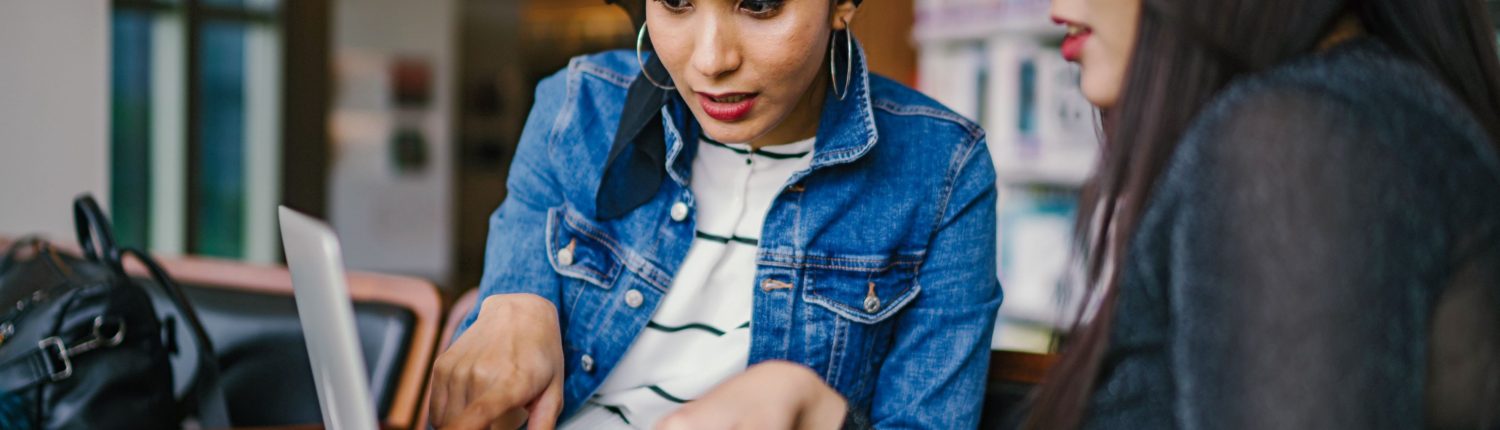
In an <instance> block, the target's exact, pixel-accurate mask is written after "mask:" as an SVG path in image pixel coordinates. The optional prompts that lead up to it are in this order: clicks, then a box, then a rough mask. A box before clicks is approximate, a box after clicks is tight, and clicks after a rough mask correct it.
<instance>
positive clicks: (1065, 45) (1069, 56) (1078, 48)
mask: <svg viewBox="0 0 1500 430" xmlns="http://www.w3.org/2000/svg"><path fill="white" fill-rule="evenodd" d="M1052 22H1055V23H1058V24H1062V25H1065V26H1067V27H1068V35H1067V37H1064V38H1063V42H1062V47H1061V48H1060V49H1061V50H1062V56H1063V59H1064V60H1068V61H1071V62H1074V63H1076V62H1078V61H1079V60H1081V59H1082V58H1083V44H1084V42H1087V41H1088V40H1089V36H1090V35H1092V34H1093V30H1092V29H1090V28H1088V27H1085V26H1083V25H1082V24H1079V23H1076V22H1072V21H1068V20H1065V19H1062V18H1058V17H1055V16H1054V17H1052Z"/></svg>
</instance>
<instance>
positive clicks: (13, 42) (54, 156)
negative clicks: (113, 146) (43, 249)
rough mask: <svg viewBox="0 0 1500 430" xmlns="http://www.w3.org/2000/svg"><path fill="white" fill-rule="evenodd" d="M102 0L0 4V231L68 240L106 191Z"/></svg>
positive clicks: (106, 68)
mask: <svg viewBox="0 0 1500 430" xmlns="http://www.w3.org/2000/svg"><path fill="white" fill-rule="evenodd" d="M109 13H110V12H109V5H108V4H107V3H104V2H99V1H61V2H54V1H5V2H0V231H3V232H6V233H11V234H19V233H22V232H36V233H45V234H47V235H50V236H54V237H68V236H69V235H71V234H72V231H73V221H72V218H70V217H71V216H72V209H71V207H70V206H69V203H70V202H71V201H72V199H73V196H74V195H75V194H78V193H81V192H85V191H88V192H93V193H94V194H95V195H97V196H99V197H101V198H107V197H108V195H109V178H108V176H109V166H108V163H107V161H108V156H109V138H108V132H109V109H108V100H109V91H108V89H109V80H108V78H109V58H110V55H109V54H110V53H109V40H110V39H109Z"/></svg>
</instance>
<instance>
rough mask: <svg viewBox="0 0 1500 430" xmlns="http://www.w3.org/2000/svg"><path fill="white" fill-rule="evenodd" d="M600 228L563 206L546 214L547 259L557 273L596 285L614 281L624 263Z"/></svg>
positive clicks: (608, 285)
mask: <svg viewBox="0 0 1500 430" xmlns="http://www.w3.org/2000/svg"><path fill="white" fill-rule="evenodd" d="M614 246H615V245H614V244H613V242H612V241H610V240H609V239H608V236H607V235H605V234H604V232H603V230H602V229H600V228H599V227H598V226H595V225H593V223H591V222H590V221H588V220H587V219H585V218H584V217H583V216H581V215H578V214H576V213H573V212H572V211H570V210H568V209H567V208H565V207H557V208H552V209H551V210H549V211H548V214H547V261H548V262H550V263H551V264H552V270H554V271H556V272H557V273H558V274H559V275H562V276H566V277H569V278H574V279H580V280H583V281H584V282H588V283H590V284H594V285H596V286H598V287H599V288H604V289H609V287H610V286H611V285H614V281H615V278H616V277H617V276H619V274H620V270H622V269H623V268H624V265H623V264H621V263H620V258H619V256H618V253H617V252H616V251H615V249H614Z"/></svg>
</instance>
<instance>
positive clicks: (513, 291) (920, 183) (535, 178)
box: [431, 0, 1002, 429]
mask: <svg viewBox="0 0 1500 430" xmlns="http://www.w3.org/2000/svg"><path fill="white" fill-rule="evenodd" d="M857 3H858V0H651V1H650V2H648V3H647V4H645V5H638V6H643V7H644V10H645V13H644V16H645V19H644V21H645V22H646V24H647V25H643V26H642V27H641V28H640V33H639V37H638V42H637V49H636V51H634V52H632V51H620V52H607V53H602V54H597V55H589V56H583V57H578V58H575V59H573V61H572V62H571V63H570V64H569V65H568V67H567V69H566V70H563V71H560V72H558V73H557V74H555V75H553V76H551V77H549V78H547V79H545V80H543V81H542V83H541V84H540V85H539V86H538V88H537V92H536V105H535V106H534V107H533V110H532V112H531V115H530V117H529V119H528V120H527V123H526V127H525V131H524V133H523V134H522V137H521V141H520V143H519V146H518V149H517V153H516V155H515V161H514V164H513V165H512V167H511V170H510V177H509V182H508V191H509V194H508V196H507V199H506V201H505V202H504V203H503V204H501V206H500V208H499V209H498V210H497V211H496V212H495V214H494V215H493V217H492V218H491V220H490V236H489V245H488V249H487V255H486V260H485V273H484V277H483V280H482V283H481V285H480V288H481V292H482V301H481V304H480V305H479V306H477V307H476V308H475V309H474V310H473V311H471V313H470V314H469V316H468V318H467V319H466V320H465V321H464V324H463V326H462V327H461V329H460V330H459V335H458V337H457V339H456V340H455V342H454V344H453V346H452V348H451V349H450V350H448V351H447V352H445V353H443V354H442V355H441V356H440V357H439V358H438V361H437V363H436V365H435V366H434V372H433V383H432V399H433V401H432V414H431V416H432V417H433V422H434V423H435V424H437V425H439V426H447V427H453V428H492V426H493V428H506V429H512V428H516V427H517V426H518V425H520V424H522V423H527V424H529V426H530V428H552V427H554V426H559V425H560V426H561V427H562V428H653V427H654V428H791V427H797V428H838V427H840V426H841V425H842V426H845V427H868V426H872V425H873V426H875V427H881V428H885V427H892V428H930V429H958V428H973V427H975V426H976V424H977V423H978V415H979V408H980V404H981V400H982V399H981V397H982V394H983V389H984V375H985V371H986V367H987V364H988V357H989V345H990V337H991V334H992V330H993V325H994V319H995V313H996V309H997V308H998V307H999V305H1000V301H1001V297H1002V293H1001V289H1000V285H999V283H998V281H997V280H996V276H995V275H996V270H995V264H996V257H995V245H996V240H995V234H996V231H995V204H996V201H995V199H996V190H995V172H994V168H993V166H992V165H991V162H990V157H989V152H988V150H987V149H986V146H985V143H984V133H983V131H982V130H980V128H979V127H978V126H976V125H975V124H973V123H972V122H970V121H967V120H965V119H963V118H962V117H960V116H959V115H957V114H954V113H953V112H951V111H949V110H948V109H946V108H944V107H943V106H941V105H939V104H938V103H937V102H935V101H933V100H931V99H929V98H927V97H924V96H922V95H920V94H918V93H916V92H915V91H913V90H911V89H909V88H906V87H903V86H901V85H900V84H898V83H896V82H893V81H891V80H888V79H885V78H882V77H879V76H875V75H872V74H870V73H869V72H868V69H867V64H866V61H865V57H864V53H863V50H862V49H861V48H860V45H859V44H858V43H857V42H855V41H853V40H852V39H851V37H850V36H849V32H848V23H849V22H850V21H851V20H852V19H853V17H854V13H855V10H856V7H857V6H858V5H857ZM646 46H653V47H654V49H643V48H646ZM643 69H644V70H643ZM721 142H740V143H721ZM735 318H743V323H740V320H737V319H735Z"/></svg>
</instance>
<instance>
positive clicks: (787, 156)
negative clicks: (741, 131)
mask: <svg viewBox="0 0 1500 430" xmlns="http://www.w3.org/2000/svg"><path fill="white" fill-rule="evenodd" d="M703 141H704V142H708V144H709V145H713V146H717V147H720V148H724V149H728V150H730V151H734V153H736V154H740V155H745V154H751V153H753V154H755V155H759V156H762V157H766V158H770V159H773V160H786V159H790V158H802V157H804V156H807V153H806V152H794V153H790V154H782V153H779V152H771V151H766V150H764V149H756V150H748V149H744V148H735V147H733V146H729V145H725V144H722V143H719V142H715V141H714V140H713V139H709V138H706V137H705V138H703Z"/></svg>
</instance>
